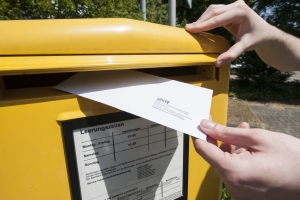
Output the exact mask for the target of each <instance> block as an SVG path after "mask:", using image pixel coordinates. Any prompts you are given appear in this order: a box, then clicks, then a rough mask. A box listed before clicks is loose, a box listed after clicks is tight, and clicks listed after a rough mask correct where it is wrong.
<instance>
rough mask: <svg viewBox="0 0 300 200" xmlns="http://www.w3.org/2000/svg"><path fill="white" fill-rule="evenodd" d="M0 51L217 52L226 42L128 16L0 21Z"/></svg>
mask: <svg viewBox="0 0 300 200" xmlns="http://www.w3.org/2000/svg"><path fill="white" fill-rule="evenodd" d="M0 44H1V45H0V55H2V56H4V55H87V54H88V55H99V54H105V55H119V54H178V53H179V54H182V53H188V54H190V53H221V52H224V51H226V50H227V49H228V42H227V41H226V40H225V39H224V38H222V37H220V36H216V35H211V34H208V33H200V34H190V33H188V32H186V31H185V30H184V29H182V28H176V27H170V26H165V25H159V24H154V23H149V22H143V21H138V20H131V19H120V18H118V19H57V20H52V19H51V20H15V21H1V22H0Z"/></svg>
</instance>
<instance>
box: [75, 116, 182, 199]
mask: <svg viewBox="0 0 300 200" xmlns="http://www.w3.org/2000/svg"><path fill="white" fill-rule="evenodd" d="M89 129H93V130H95V132H93V133H89V134H88V135H89V138H90V139H89V140H88V141H86V144H85V145H86V148H84V150H83V157H84V160H83V162H84V165H85V167H84V168H85V172H84V173H85V177H81V179H82V178H85V179H86V186H83V185H81V194H82V198H83V199H86V198H87V199H92V198H93V199H103V200H104V199H118V200H121V199H122V200H123V199H126V200H127V199H161V198H166V197H169V198H172V199H176V198H177V197H180V196H181V195H182V178H183V177H182V174H183V136H184V134H183V133H181V132H177V131H175V130H173V129H170V128H167V127H164V126H162V125H159V124H156V123H154V122H151V121H148V120H145V119H142V118H136V119H131V120H125V121H118V122H114V123H110V124H102V125H100V126H93V127H87V128H85V130H89ZM82 147H84V146H82ZM79 166H80V165H79ZM81 184H82V180H81Z"/></svg>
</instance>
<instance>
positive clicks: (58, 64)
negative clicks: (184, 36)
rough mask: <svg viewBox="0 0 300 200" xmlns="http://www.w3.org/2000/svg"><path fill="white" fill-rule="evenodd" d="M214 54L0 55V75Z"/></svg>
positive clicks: (201, 61)
mask: <svg viewBox="0 0 300 200" xmlns="http://www.w3.org/2000/svg"><path fill="white" fill-rule="evenodd" d="M217 56H218V55H217V54H163V55H80V56H74V55H73V56H6V57H5V56H3V57H1V56H0V63H1V64H0V75H16V74H36V73H57V72H80V71H99V70H120V69H136V68H159V67H170V66H172V67H176V66H197V65H214V62H215V61H216V58H217Z"/></svg>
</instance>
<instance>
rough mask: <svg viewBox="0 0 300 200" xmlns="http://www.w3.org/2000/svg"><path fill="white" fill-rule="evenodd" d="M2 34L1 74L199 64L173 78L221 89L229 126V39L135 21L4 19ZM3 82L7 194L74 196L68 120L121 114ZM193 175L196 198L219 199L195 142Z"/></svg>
mask: <svg viewBox="0 0 300 200" xmlns="http://www.w3.org/2000/svg"><path fill="white" fill-rule="evenodd" d="M0 36H1V37H0V44H1V45H0V75H13V74H26V73H54V72H69V71H91V70H95V71H96V70H117V69H118V70H121V69H137V68H157V67H172V66H192V65H196V66H198V65H199V67H198V71H197V73H198V74H195V75H189V76H178V77H173V79H175V80H179V81H182V82H187V83H190V84H193V85H197V86H202V87H206V88H211V89H213V90H214V93H213V100H212V107H211V115H212V117H213V120H214V121H216V122H219V123H222V124H226V118H227V103H228V97H227V96H228V95H227V93H228V82H229V67H230V66H229V65H226V66H223V67H221V68H220V69H217V70H216V69H214V66H213V63H214V61H215V59H216V56H217V54H219V53H222V52H224V51H225V50H227V49H228V43H227V42H226V41H225V40H224V39H223V38H221V37H218V36H214V35H209V34H205V33H203V34H189V33H187V32H185V30H183V29H180V28H174V27H168V26H162V25H157V24H151V23H146V22H139V21H135V20H127V19H80V20H34V21H1V22H0ZM200 65H201V66H200ZM0 80H1V86H0V122H1V126H0V136H1V140H0V160H1V163H0V199H1V200H2V199H3V200H19V199H22V200H35V199H43V200H47V199H49V200H52V199H60V200H70V199H71V196H70V188H69V181H68V172H67V167H66V161H65V153H64V146H63V141H62V133H61V127H60V122H61V121H64V120H69V119H76V118H82V117H88V116H95V115H101V114H107V113H113V112H119V111H118V110H116V109H114V108H111V107H108V106H105V105H103V104H100V103H96V102H94V101H91V100H87V99H84V98H80V97H77V96H75V95H72V94H68V93H64V92H61V91H58V90H55V89H53V88H52V87H36V88H23V89H9V90H8V89H5V84H3V80H2V79H0ZM3 86H4V87H3ZM191 98H193V95H192V94H191ZM188 174H189V175H188V199H189V200H194V199H199V200H202V199H204V200H217V199H219V196H220V178H219V177H218V176H217V174H216V173H215V172H214V170H212V169H211V168H210V166H209V165H208V164H207V163H206V162H205V161H204V160H203V159H202V158H201V157H200V156H199V155H198V154H197V153H196V152H195V150H194V147H193V145H192V142H191V141H190V147H189V167H188Z"/></svg>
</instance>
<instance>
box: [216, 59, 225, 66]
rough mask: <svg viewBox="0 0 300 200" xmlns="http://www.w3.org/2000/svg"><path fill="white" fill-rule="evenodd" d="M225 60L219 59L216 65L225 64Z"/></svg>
mask: <svg viewBox="0 0 300 200" xmlns="http://www.w3.org/2000/svg"><path fill="white" fill-rule="evenodd" d="M224 62H225V61H224V60H219V61H217V62H216V67H220V66H221V65H223V64H224Z"/></svg>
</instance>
